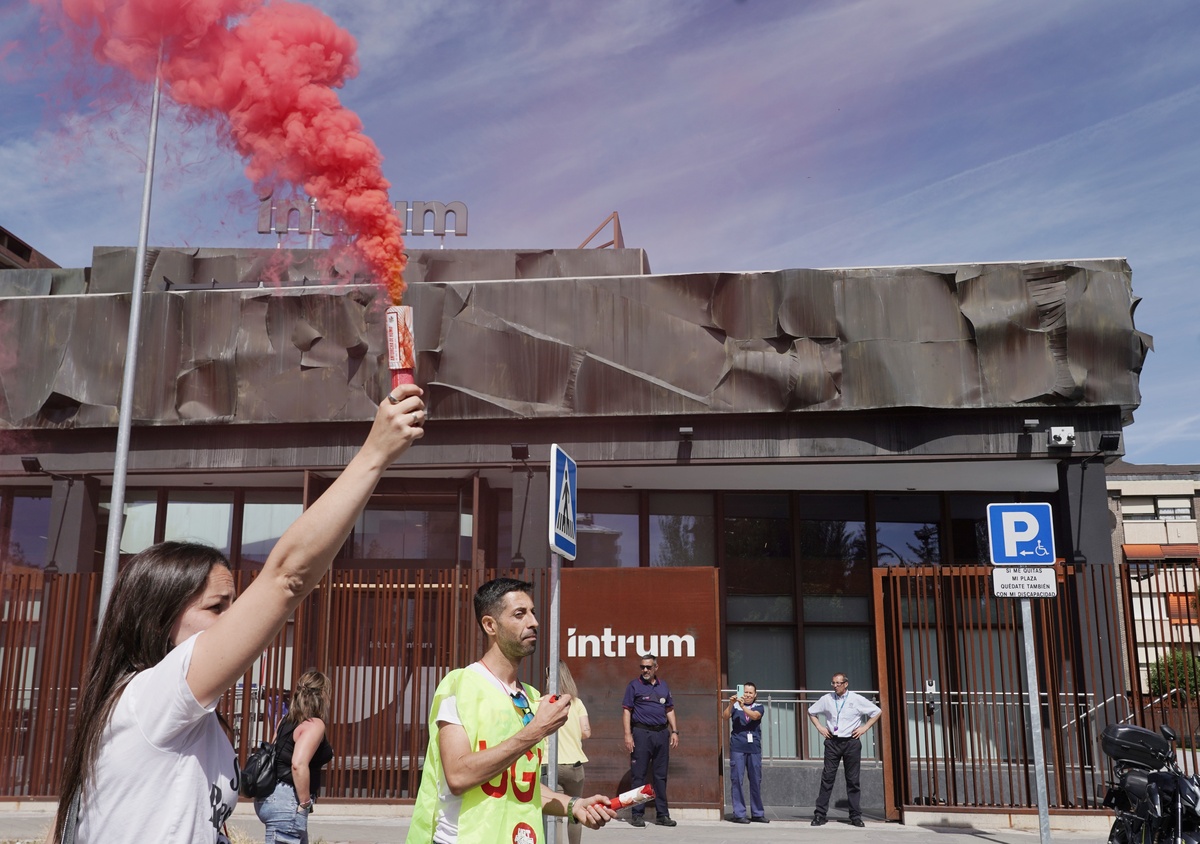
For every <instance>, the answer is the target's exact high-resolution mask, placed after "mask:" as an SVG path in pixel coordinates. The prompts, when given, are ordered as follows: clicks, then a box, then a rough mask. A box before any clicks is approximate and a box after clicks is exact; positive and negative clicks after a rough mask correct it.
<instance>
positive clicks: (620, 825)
mask: <svg viewBox="0 0 1200 844" xmlns="http://www.w3.org/2000/svg"><path fill="white" fill-rule="evenodd" d="M326 808H327V809H328V810H330V811H326V812H324V813H322V812H321V811H320V807H319V808H318V812H317V813H316V814H314V815H313V816H312V818H311V819H310V821H309V834H310V838H311V842H312V844H318V842H319V841H323V842H325V844H397V843H398V842H403V841H404V836H405V835H406V834H407V832H408V823H409V820H408V818H407V817H399V816H396V815H392V814H390V813H389V810H390V809H391V807H386V806H373V807H370V808H369V809H367V810H364V811H372V812H374V813H375V814H374V815H366V814H343V812H350V811H353V810H354V808H355V807H350V806H346V807H333V806H330V807H326ZM407 810H408V807H403V809H402V811H407ZM52 811H53V807H52V805H51V804H28V803H26V804H22V805H20V806H19V807H16V808H14V807H13V806H12V805H11V804H9V805H8V806H5V805H4V804H0V844H34V843H35V842H41V841H42V839H43V837H44V836H45V834H46V832H47V831H48V830H49V827H50V821H51V818H52ZM707 814H708V813H700V812H697V813H695V815H693V813H691V812H689V811H687V810H681V811H679V812H678V813H676V818H677V820H678V821H679V826H677V827H675V828H673V829H667V828H665V827H657V826H654V825H653V824H652V823H650V824H648V825H647V826H646V828H645V829H636V828H634V827H631V826H630V825H629V824H628V823H627V822H626V820H625V819H624V818H621V819H618V820H617V821H614V822H613V823H611V824H609V825H608V826H607V827H605V828H604V829H602V830H598V831H595V832H592V831H587V832H585V833H584V838H585V840H587V841H591V842H593V844H750V842H753V844H772V842H781V844H782V842H785V841H786V842H794V841H811V842H818V841H834V842H836V844H883V843H884V842H901V844H1039V842H1040V838H1039V836H1038V832H1037V829H1036V826H1035V828H1034V829H1033V830H1032V831H1023V830H1013V829H986V828H972V827H961V826H959V827H949V826H919V825H908V826H905V825H901V824H896V823H885V822H883V821H879V820H870V819H868V820H867V825H866V826H865V827H864V828H862V829H856V828H855V827H852V826H850V825H849V823H846V822H845V820H844V819H841V818H837V817H831V818H830V821H829V823H827V824H826V825H825V826H822V827H812V826H809V824H808V816H807V815H805V816H803V817H797V810H794V809H787V810H776V811H770V810H769V811H768V817H770V816H771V815H776V816H777V817H776V818H775V819H774V820H773V821H772V822H771V823H769V824H746V825H738V824H732V823H729V822H728V821H719V820H712V819H702V818H703V817H704V816H705V815H707ZM652 816H653V813H648V814H647V819H648V820H649V819H650V818H651V817H652ZM781 816H782V817H781ZM1034 823H1035V825H1036V818H1035V819H1034ZM230 827H231V829H232V830H233V831H236V832H240V833H241V834H242V835H243V836H244V837H245V840H249V841H261V840H262V825H261V824H259V822H258V819H257V818H256V817H255V816H254V809H253V806H247V805H245V804H244V803H243V804H240V805H239V808H238V811H237V812H236V813H235V814H234V816H233V818H231V819H230ZM1106 838H1107V835H1106V834H1104V833H1100V832H1087V833H1084V832H1060V831H1057V830H1055V831H1054V832H1053V833H1052V835H1051V839H1052V840H1053V841H1055V842H1061V844H1101V842H1104V841H1105V840H1106ZM497 844H507V842H497Z"/></svg>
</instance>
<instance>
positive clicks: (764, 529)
mask: <svg viewBox="0 0 1200 844" xmlns="http://www.w3.org/2000/svg"><path fill="white" fill-rule="evenodd" d="M790 514H791V507H790V506H789V503H788V496H787V494H729V495H726V496H725V528H724V537H723V541H724V543H725V584H726V592H727V597H726V600H725V612H726V616H727V618H728V620H729V621H730V622H746V621H752V622H753V621H757V622H780V621H786V622H793V621H795V620H796V599H795V596H794V593H795V591H796V585H795V581H796V575H795V568H794V564H793V562H792V529H791V521H790V519H789V516H790Z"/></svg>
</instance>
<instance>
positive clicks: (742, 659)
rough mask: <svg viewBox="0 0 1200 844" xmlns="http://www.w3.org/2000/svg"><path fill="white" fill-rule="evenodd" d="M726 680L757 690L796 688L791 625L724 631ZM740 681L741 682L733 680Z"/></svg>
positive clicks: (794, 643) (738, 628) (794, 644)
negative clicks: (727, 675)
mask: <svg viewBox="0 0 1200 844" xmlns="http://www.w3.org/2000/svg"><path fill="white" fill-rule="evenodd" d="M726 637H727V644H728V648H729V680H730V682H733V683H740V682H743V681H744V682H750V683H756V684H757V685H758V687H759V688H760V689H794V688H796V631H795V629H794V628H793V627H791V626H785V625H778V626H763V625H755V626H753V627H741V626H738V625H735V624H731V625H729V626H728V627H727V628H726ZM737 678H741V679H737Z"/></svg>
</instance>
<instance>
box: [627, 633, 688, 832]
mask: <svg viewBox="0 0 1200 844" xmlns="http://www.w3.org/2000/svg"><path fill="white" fill-rule="evenodd" d="M640 662H641V670H640V676H639V677H638V678H637V679H636V680H633V681H631V682H630V683H629V685H628V686H627V687H626V688H625V699H624V700H622V701H621V706H622V708H623V710H624V711H623V713H622V717H623V718H624V721H625V749H626V750H628V751H629V754H630V759H629V762H630V763H629V769H630V770H629V773H630V776H631V784H632V785H633V787H634V788H640V787H641V786H643V785H645V784H646V771H647V769H649V771H650V773H651V776H652V777H653V784H654V809H655V813H656V814H655V819H654V822H655V823H656V824H658V825H659V826H675V821H673V820H672V819H671V815H670V813H669V811H668V809H667V764H668V762H670V759H671V748H673V747H677V746H678V745H679V728H678V727H677V726H676V724H675V702H674V701H673V700H671V690H670V689H668V688H667V683H666V681H665V680H660V679H659V678H658V657H656V656H655V655H654V654H646V655H645V656H643V657H642V658H641V660H640ZM644 813H645V804H642V805H639V806H634V807H633V817H632V818H630V820H629V822H630V824H631V825H633V826H645V825H646V820H645V818H643V817H642V815H643V814H644Z"/></svg>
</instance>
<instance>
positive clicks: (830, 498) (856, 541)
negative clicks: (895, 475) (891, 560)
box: [796, 495, 871, 623]
mask: <svg viewBox="0 0 1200 844" xmlns="http://www.w3.org/2000/svg"><path fill="white" fill-rule="evenodd" d="M797 513H798V515H799V516H800V518H799V520H798V521H797V522H796V531H797V536H798V537H799V540H798V541H799V543H800V563H799V566H800V585H801V588H802V590H803V592H804V619H805V621H806V622H808V623H811V622H814V621H842V622H846V621H849V622H863V621H867V620H868V619H869V618H870V610H869V605H868V601H867V598H866V596H868V595H870V594H871V565H870V562H869V559H870V557H869V554H868V548H869V546H868V544H867V520H866V500H865V498H864V497H863V496H862V495H821V496H816V495H801V496H799V497H798V507H797Z"/></svg>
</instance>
